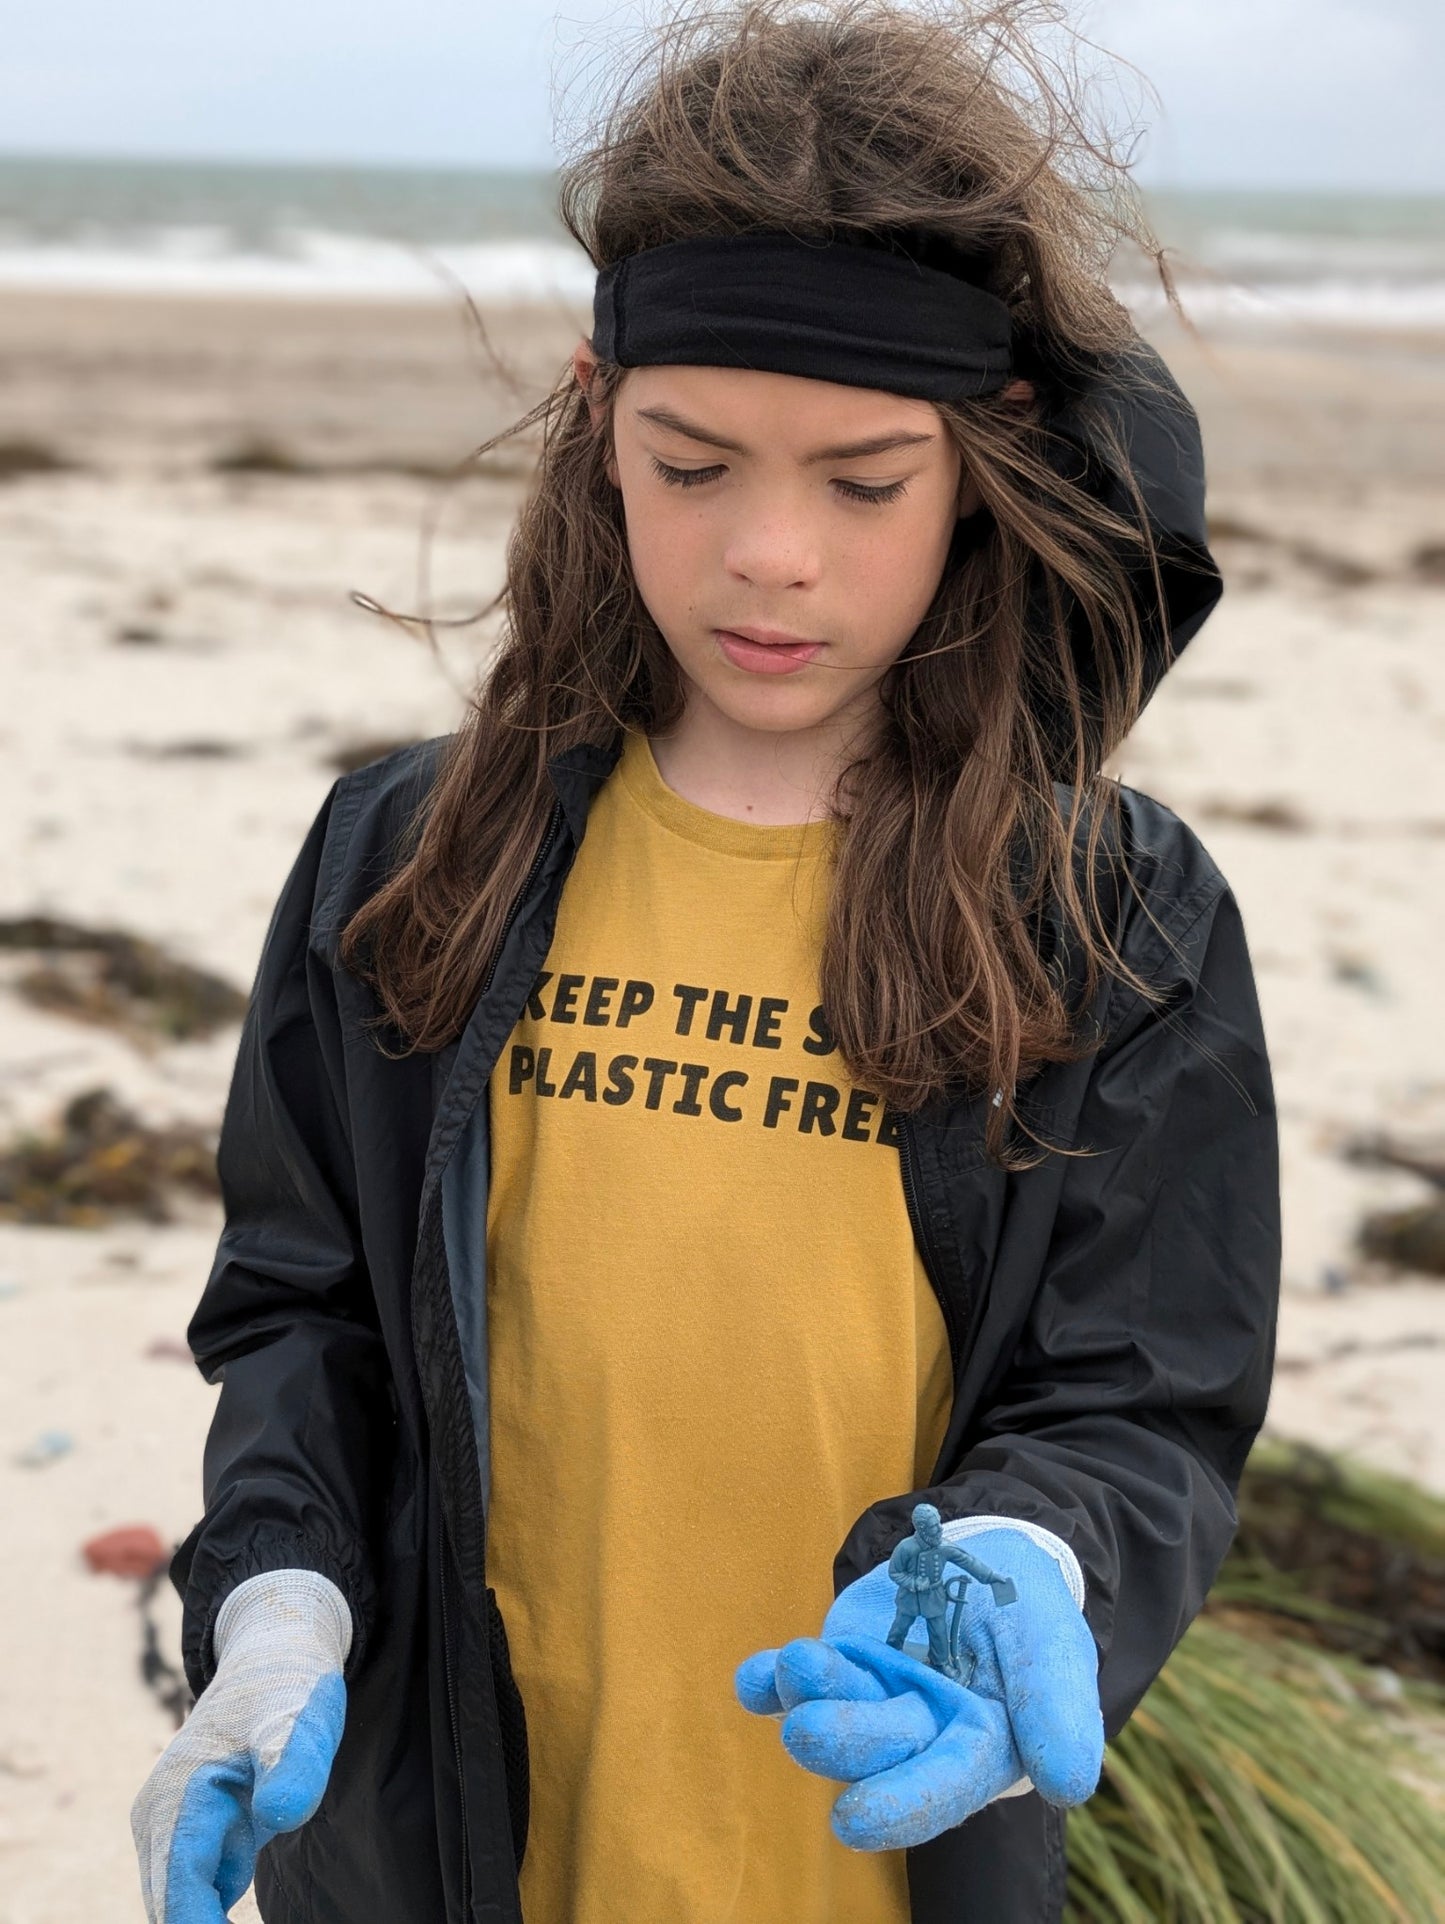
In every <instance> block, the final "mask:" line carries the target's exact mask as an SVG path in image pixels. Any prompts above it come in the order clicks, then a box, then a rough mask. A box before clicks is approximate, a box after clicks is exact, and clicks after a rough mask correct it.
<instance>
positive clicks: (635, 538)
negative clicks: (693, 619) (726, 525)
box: [624, 494, 717, 618]
mask: <svg viewBox="0 0 1445 1924" xmlns="http://www.w3.org/2000/svg"><path fill="white" fill-rule="evenodd" d="M624 513H625V518H626V524H627V547H628V552H629V554H630V555H631V557H632V572H633V575H634V577H635V579H636V581H637V587H638V591H639V593H640V594H641V596H642V598H643V600H644V601H645V602H646V603H647V605H648V607H649V608H650V609H651V611H652V613H653V615H654V618H655V617H656V616H657V614H658V613H659V611H660V610H661V609H663V608H675V607H677V606H679V605H680V604H681V605H686V603H687V602H688V601H689V599H690V598H691V597H692V595H693V594H695V592H696V590H697V587H698V584H699V582H700V579H701V570H702V568H703V566H704V565H705V563H706V560H707V557H708V556H709V554H710V553H711V552H712V549H713V547H714V546H715V545H716V542H717V536H716V535H715V534H712V533H710V531H709V529H708V525H707V519H706V516H705V515H703V514H701V513H699V512H698V511H696V510H695V509H691V508H690V507H683V508H681V509H679V508H678V507H677V506H675V505H674V504H673V503H672V502H670V501H661V502H659V501H658V500H657V499H656V498H655V497H654V496H653V495H651V494H649V495H647V496H646V497H645V500H644V502H643V503H642V504H641V505H634V504H633V503H632V502H630V501H624Z"/></svg>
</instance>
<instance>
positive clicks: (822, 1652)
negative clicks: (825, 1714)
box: [775, 1637, 890, 1710]
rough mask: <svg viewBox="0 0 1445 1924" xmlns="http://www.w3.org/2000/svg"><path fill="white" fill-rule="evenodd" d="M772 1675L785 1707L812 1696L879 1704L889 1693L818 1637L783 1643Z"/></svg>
mask: <svg viewBox="0 0 1445 1924" xmlns="http://www.w3.org/2000/svg"><path fill="white" fill-rule="evenodd" d="M884 1647H885V1648H886V1647H887V1646H886V1645H885V1646H884ZM775 1676H776V1688H777V1692H778V1697H779V1700H780V1702H781V1703H782V1705H783V1707H784V1709H786V1710H791V1709H792V1708H793V1706H794V1704H800V1703H806V1702H807V1701H809V1700H810V1699H811V1698H814V1697H834V1698H852V1699H854V1700H855V1701H861V1702H864V1703H881V1702H882V1700H883V1699H884V1698H885V1697H887V1696H888V1695H889V1694H890V1693H889V1692H888V1690H887V1689H886V1688H885V1687H884V1686H883V1684H881V1683H880V1682H879V1680H878V1678H877V1677H875V1676H874V1675H873V1673H872V1672H871V1671H869V1670H866V1669H860V1668H859V1666H858V1665H857V1664H855V1663H852V1662H850V1661H849V1658H848V1655H847V1654H846V1653H845V1652H844V1651H842V1650H840V1649H839V1648H838V1647H837V1646H836V1645H835V1644H833V1643H832V1642H831V1641H830V1642H827V1643H825V1642H824V1641H823V1640H822V1638H821V1637H794V1639H793V1641H792V1642H791V1643H785V1644H784V1645H783V1647H782V1649H781V1650H780V1651H779V1652H778V1660H777V1665H776V1671H775Z"/></svg>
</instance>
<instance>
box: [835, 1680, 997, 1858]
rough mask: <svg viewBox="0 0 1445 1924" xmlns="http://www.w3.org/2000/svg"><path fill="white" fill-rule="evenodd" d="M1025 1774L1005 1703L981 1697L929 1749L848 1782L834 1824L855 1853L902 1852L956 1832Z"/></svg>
mask: <svg viewBox="0 0 1445 1924" xmlns="http://www.w3.org/2000/svg"><path fill="white" fill-rule="evenodd" d="M968 1694H969V1693H968V1692H967V1691H963V1692H960V1695H962V1696H965V1697H967V1696H968ZM1020 1774H1021V1773H1020V1770H1019V1762H1018V1751H1017V1749H1016V1748H1015V1745H1014V1742H1013V1738H1012V1736H1011V1735H1010V1734H1009V1729H1008V1718H1007V1715H1006V1713H1005V1711H1004V1709H1003V1706H1002V1705H1001V1704H991V1703H989V1701H988V1700H987V1699H986V1698H983V1697H975V1698H973V1699H972V1701H971V1702H970V1703H969V1704H968V1705H966V1706H965V1707H964V1709H963V1710H961V1711H960V1713H959V1715H958V1717H957V1718H956V1719H955V1720H954V1722H953V1723H951V1724H950V1725H949V1727H948V1729H947V1730H945V1731H944V1732H943V1734H942V1735H941V1736H940V1737H939V1738H938V1739H937V1741H936V1742H935V1743H932V1744H930V1745H929V1746H928V1748H927V1749H926V1750H922V1751H920V1752H919V1753H918V1754H917V1756H915V1757H910V1758H908V1759H906V1760H905V1761H904V1762H903V1763H901V1764H895V1765H894V1766H893V1768H892V1769H890V1770H884V1771H880V1772H879V1773H878V1774H877V1775H876V1776H872V1777H865V1778H863V1779H861V1780H860V1781H859V1782H858V1783H855V1784H852V1785H850V1786H849V1788H848V1789H847V1790H845V1791H844V1792H843V1794H842V1796H841V1797H840V1798H839V1799H838V1800H837V1802H836V1803H835V1804H834V1806H833V1811H832V1816H831V1818H830V1820H829V1821H830V1822H831V1824H832V1827H833V1834H834V1836H835V1837H837V1839H838V1841H839V1842H840V1843H843V1844H846V1845H848V1847H849V1848H850V1849H851V1850H865V1851H879V1850H903V1849H907V1848H908V1847H910V1846H912V1845H914V1844H926V1843H927V1842H928V1840H929V1838H931V1837H937V1836H938V1835H939V1833H940V1832H942V1831H946V1830H952V1829H953V1828H954V1827H955V1825H958V1824H961V1823H962V1822H963V1820H964V1819H965V1818H966V1817H971V1816H972V1815H973V1813H974V1812H975V1811H976V1810H982V1808H983V1807H984V1805H985V1804H988V1803H992V1801H993V1799H994V1798H995V1797H997V1796H999V1795H1000V1793H1001V1792H1003V1791H1005V1790H1007V1789H1009V1787H1010V1786H1011V1785H1012V1784H1014V1783H1016V1782H1017V1781H1018V1778H1019V1776H1020Z"/></svg>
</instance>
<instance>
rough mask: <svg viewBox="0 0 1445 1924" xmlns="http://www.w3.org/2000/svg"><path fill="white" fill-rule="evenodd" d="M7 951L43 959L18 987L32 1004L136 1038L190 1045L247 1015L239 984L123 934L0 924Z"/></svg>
mask: <svg viewBox="0 0 1445 1924" xmlns="http://www.w3.org/2000/svg"><path fill="white" fill-rule="evenodd" d="M6 949H9V950H34V951H37V952H38V954H39V956H40V960H39V961H38V962H37V964H36V966H35V967H34V968H32V969H30V970H28V971H27V972H26V973H25V974H23V975H21V976H20V977H19V979H18V980H17V982H16V984H15V987H16V990H17V992H18V993H19V994H20V995H22V996H24V997H25V999H26V1001H28V1002H30V1003H32V1004H34V1006H35V1007H36V1008H40V1009H46V1010H49V1011H51V1012H53V1013H55V1014H59V1015H67V1016H74V1017H75V1018H76V1019H77V1020H79V1021H83V1022H95V1023H100V1024H102V1025H103V1026H104V1027H106V1028H111V1029H119V1030H121V1031H123V1032H124V1033H126V1034H128V1035H130V1036H131V1037H132V1038H133V1039H135V1040H145V1041H153V1040H157V1039H159V1040H161V1041H164V1042H190V1041H194V1040H196V1039H198V1038H200V1037H202V1036H208V1035H210V1034H211V1033H212V1032H213V1031H214V1030H216V1029H219V1028H222V1027H224V1026H225V1025H226V1024H227V1023H228V1022H239V1021H240V1020H241V1018H242V1016H243V1015H244V1014H245V1013H246V1003H247V998H246V996H244V995H243V994H242V993H241V991H240V990H239V989H237V988H236V987H234V985H233V984H231V983H230V982H226V981H223V980H222V978H221V977H220V976H217V975H212V974H211V973H210V972H209V971H208V970H206V969H198V968H195V967H193V966H192V964H190V963H189V962H182V961H181V960H179V958H178V957H176V956H173V955H169V954H167V952H166V951H165V949H163V948H162V947H160V945H159V944H158V943H155V942H149V941H147V940H146V939H145V938H144V937H143V936H138V935H130V934H127V933H126V931H125V930H123V929H107V928H101V929H92V928H86V927H84V926H82V925H81V924H80V923H77V922H64V921H60V920H58V919H57V918H56V917H54V916H49V915H24V916H16V917H12V918H11V919H10V920H8V921H0V950H6Z"/></svg>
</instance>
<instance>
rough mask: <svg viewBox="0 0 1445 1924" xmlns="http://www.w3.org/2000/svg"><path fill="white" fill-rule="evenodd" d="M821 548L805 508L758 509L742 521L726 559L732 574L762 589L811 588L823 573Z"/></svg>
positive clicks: (746, 513)
mask: <svg viewBox="0 0 1445 1924" xmlns="http://www.w3.org/2000/svg"><path fill="white" fill-rule="evenodd" d="M821 545H822V544H821V542H820V541H819V539H818V537H817V535H816V533H815V532H814V530H813V528H812V526H811V520H810V517H809V516H808V515H807V514H806V513H805V512H804V511H803V510H802V509H801V508H788V507H785V506H772V507H768V508H761V507H758V508H753V509H751V510H745V511H744V512H743V514H742V515H741V516H740V517H739V520H738V523H737V525H736V526H735V527H734V528H733V529H732V530H731V532H730V534H729V536H728V541H727V545H726V548H725V550H724V556H723V559H724V562H725V564H726V567H727V570H728V572H729V574H732V575H735V576H736V577H737V578H738V579H739V580H740V581H747V582H751V583H752V584H753V586H755V587H758V588H764V589H776V588H793V587H808V586H810V585H811V584H813V583H814V582H816V581H817V580H818V578H819V576H820V574H821V572H822V553H821Z"/></svg>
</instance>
